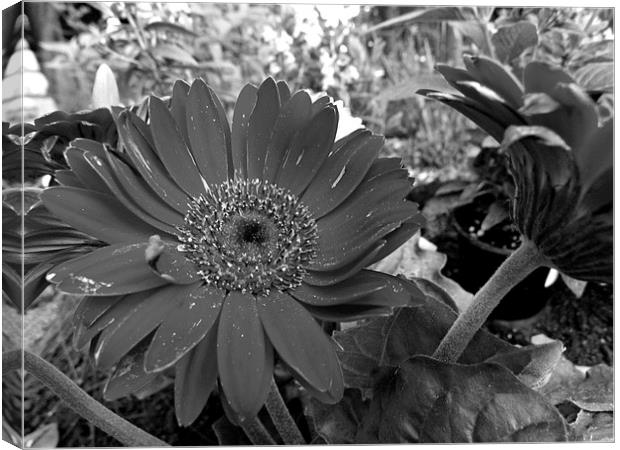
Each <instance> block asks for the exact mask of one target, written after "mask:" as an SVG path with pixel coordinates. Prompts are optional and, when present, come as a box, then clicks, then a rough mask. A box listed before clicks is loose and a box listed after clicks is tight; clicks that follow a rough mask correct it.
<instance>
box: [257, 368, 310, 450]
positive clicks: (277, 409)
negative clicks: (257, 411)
mask: <svg viewBox="0 0 620 450" xmlns="http://www.w3.org/2000/svg"><path fill="white" fill-rule="evenodd" d="M265 406H266V407H267V412H268V413H269V415H270V416H271V420H272V421H273V423H274V425H275V426H276V429H277V430H278V433H279V434H280V437H281V438H282V440H283V441H284V444H285V445H305V444H306V442H305V441H304V438H303V436H302V435H301V431H299V428H298V427H297V424H296V423H295V421H294V420H293V417H291V413H290V412H289V410H288V408H287V407H286V404H285V403H284V400H283V399H282V396H281V395H280V391H279V390H278V385H277V384H276V382H275V381H274V380H273V379H272V380H271V386H270V390H269V395H268V397H267V403H266V404H265Z"/></svg>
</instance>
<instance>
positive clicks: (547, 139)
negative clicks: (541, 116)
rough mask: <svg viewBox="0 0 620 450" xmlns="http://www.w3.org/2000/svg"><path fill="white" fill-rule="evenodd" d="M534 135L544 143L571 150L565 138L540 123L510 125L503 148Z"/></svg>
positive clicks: (503, 141)
mask: <svg viewBox="0 0 620 450" xmlns="http://www.w3.org/2000/svg"><path fill="white" fill-rule="evenodd" d="M532 137H534V138H538V140H540V141H541V143H542V144H543V145H547V146H549V147H560V148H563V149H566V150H570V147H569V146H568V145H567V144H566V142H564V139H562V138H561V137H560V136H559V135H558V134H557V133H555V132H554V131H553V130H551V129H550V128H547V127H543V126H538V125H524V126H516V125H511V126H509V127H508V128H507V129H506V132H505V133H504V139H503V140H502V148H503V149H507V148H508V147H510V146H511V145H512V144H514V143H515V142H518V141H520V140H521V139H525V138H532Z"/></svg>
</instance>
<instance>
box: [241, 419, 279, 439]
mask: <svg viewBox="0 0 620 450" xmlns="http://www.w3.org/2000/svg"><path fill="white" fill-rule="evenodd" d="M239 426H240V427H241V428H243V431H244V432H245V435H246V436H247V437H248V439H249V440H250V442H251V443H252V444H254V445H276V442H275V441H274V440H273V438H272V437H271V435H270V434H269V432H268V431H267V429H266V428H265V425H263V424H262V423H261V421H260V420H259V419H258V417H254V418H252V419H247V420H244V421H243V422H240V423H239Z"/></svg>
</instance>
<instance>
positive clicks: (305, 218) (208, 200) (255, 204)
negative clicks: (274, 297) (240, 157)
mask: <svg viewBox="0 0 620 450" xmlns="http://www.w3.org/2000/svg"><path fill="white" fill-rule="evenodd" d="M179 232H180V235H179V240H180V241H181V243H182V247H181V248H182V250H183V251H184V252H185V256H186V258H188V259H189V260H190V261H191V262H192V263H194V264H195V265H196V267H197V268H198V274H199V275H200V276H201V277H202V279H203V280H204V281H205V282H206V283H207V284H208V285H211V286H215V287H219V288H222V289H226V290H229V291H233V290H237V291H241V292H251V293H254V294H256V295H267V294H269V292H270V291H271V289H278V290H280V291H285V290H289V289H294V288H296V287H297V286H299V284H301V281H302V279H303V277H304V276H305V274H306V270H305V267H306V266H307V265H308V264H309V263H311V262H312V259H313V258H314V255H315V253H316V241H317V229H316V222H315V221H314V219H313V218H312V216H311V214H310V212H309V211H308V209H307V208H306V206H304V205H303V204H302V203H301V202H300V201H299V199H298V198H297V197H296V196H295V195H293V194H291V193H290V192H288V191H286V190H284V189H282V188H279V187H277V186H275V185H273V184H270V183H267V182H265V181H262V180H257V179H255V180H242V179H237V180H230V181H227V182H225V183H222V184H220V185H216V186H210V187H209V191H208V192H207V194H206V195H201V196H200V197H197V198H194V199H193V200H192V201H191V202H190V203H189V205H188V212H187V214H186V216H185V221H184V224H183V225H182V226H181V227H179Z"/></svg>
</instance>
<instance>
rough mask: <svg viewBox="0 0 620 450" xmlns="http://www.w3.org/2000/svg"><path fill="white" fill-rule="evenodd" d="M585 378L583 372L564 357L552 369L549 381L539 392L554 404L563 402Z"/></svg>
mask: <svg viewBox="0 0 620 450" xmlns="http://www.w3.org/2000/svg"><path fill="white" fill-rule="evenodd" d="M584 379H585V374H584V373H583V372H582V371H580V370H579V369H577V368H576V367H575V365H574V364H573V363H572V362H570V361H569V360H568V359H566V358H565V357H563V356H562V357H561V358H560V361H559V362H558V364H557V365H556V366H555V368H554V369H553V372H552V373H551V376H550V377H549V381H548V382H547V384H545V385H544V386H543V387H542V388H541V389H540V390H539V392H540V393H541V394H542V395H543V396H545V398H546V399H547V400H548V401H549V402H551V403H552V404H554V405H559V404H560V403H563V402H565V401H566V400H568V398H569V397H570V395H571V393H572V392H573V390H574V389H575V388H576V387H577V386H578V385H579V384H580V383H581V382H582V381H583V380H584Z"/></svg>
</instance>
